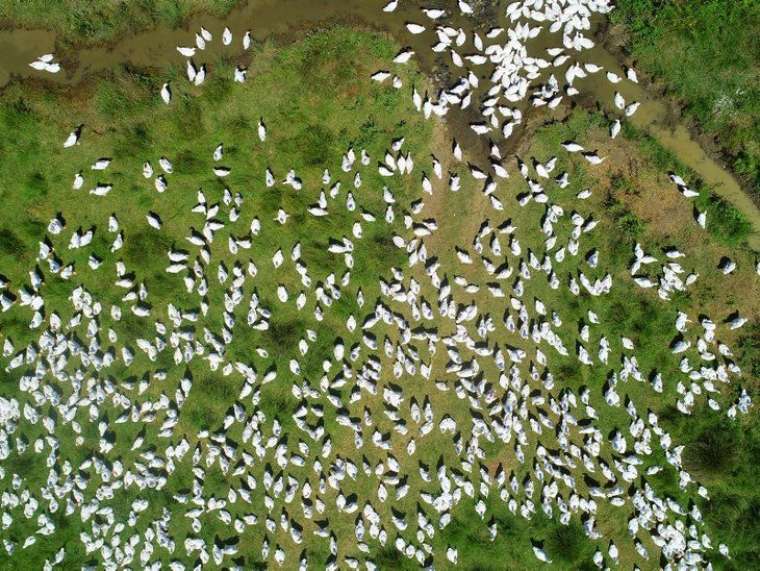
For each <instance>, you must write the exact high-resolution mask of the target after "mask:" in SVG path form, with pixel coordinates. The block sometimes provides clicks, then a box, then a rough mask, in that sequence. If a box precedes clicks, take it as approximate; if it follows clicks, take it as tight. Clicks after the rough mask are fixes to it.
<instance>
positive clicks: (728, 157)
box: [596, 21, 760, 208]
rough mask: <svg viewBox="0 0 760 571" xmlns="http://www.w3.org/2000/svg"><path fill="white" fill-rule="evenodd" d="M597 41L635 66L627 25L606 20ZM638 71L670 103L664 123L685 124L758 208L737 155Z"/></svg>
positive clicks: (755, 193) (674, 97)
mask: <svg viewBox="0 0 760 571" xmlns="http://www.w3.org/2000/svg"><path fill="white" fill-rule="evenodd" d="M596 41H599V42H602V43H603V45H604V48H605V50H607V51H608V52H610V53H611V54H612V55H614V56H615V58H616V59H617V61H618V62H619V63H620V65H635V58H634V57H633V54H632V53H631V52H630V49H629V42H628V34H627V31H626V29H625V26H623V25H621V24H612V23H610V22H608V21H607V22H604V24H603V25H602V26H601V27H600V30H599V32H598V33H597V36H596ZM637 71H638V75H639V81H640V82H641V84H642V85H643V86H644V87H645V89H646V90H647V91H648V92H649V93H650V94H652V95H653V96H656V97H657V98H658V100H660V101H662V102H663V103H664V104H666V105H667V108H668V112H669V119H668V121H667V122H665V123H667V124H669V125H671V126H676V125H679V124H680V125H683V126H685V127H686V128H687V129H688V131H689V133H690V135H691V138H692V139H694V140H695V141H697V142H698V143H699V145H700V146H701V147H702V148H703V149H704V151H705V152H706V153H707V154H708V155H709V156H710V158H711V159H712V160H713V161H715V162H716V163H718V164H719V165H720V166H721V168H722V169H723V170H726V171H728V172H730V173H731V175H732V176H733V178H734V179H735V180H736V182H737V184H738V185H739V186H740V187H741V189H742V190H743V191H744V193H745V194H746V195H747V196H748V197H749V198H750V200H752V201H753V202H754V204H755V206H756V207H758V208H760V191H758V189H757V188H755V187H754V186H753V184H752V183H751V181H747V180H746V179H744V178H742V177H740V176H738V175H737V174H736V172H735V171H734V168H733V160H734V159H735V157H734V156H733V155H732V154H731V153H730V152H728V150H727V149H726V148H725V147H723V146H721V144H720V142H719V141H717V140H716V138H715V136H712V135H710V134H708V133H706V132H705V131H704V130H703V129H702V128H701V126H700V125H699V123H697V122H696V121H695V120H694V119H693V118H691V117H689V115H688V113H687V112H686V107H687V105H686V103H685V102H684V101H683V100H682V99H681V98H680V97H678V96H677V95H675V94H673V93H672V92H671V90H670V88H669V87H668V85H667V84H666V83H665V82H664V81H662V80H658V79H655V78H653V77H651V76H649V75H648V74H646V73H645V72H642V71H641V70H637Z"/></svg>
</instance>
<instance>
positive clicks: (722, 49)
mask: <svg viewBox="0 0 760 571" xmlns="http://www.w3.org/2000/svg"><path fill="white" fill-rule="evenodd" d="M611 17H612V20H613V21H614V22H618V23H622V24H624V25H625V29H626V31H627V32H628V34H629V37H628V47H629V49H630V51H631V53H632V55H633V57H634V58H635V59H636V60H637V62H638V65H639V67H640V68H641V69H642V70H644V71H646V72H647V73H648V74H650V75H651V76H653V77H654V78H655V79H657V80H659V81H661V83H662V84H663V86H664V87H665V88H666V89H667V90H668V91H669V92H670V93H672V94H673V95H674V96H675V97H677V98H678V99H679V100H680V101H682V102H683V104H684V107H685V110H686V113H687V115H688V116H689V117H691V118H692V119H693V120H694V121H695V123H696V125H697V126H698V128H699V129H701V130H702V131H703V132H705V133H706V134H707V135H708V136H709V137H714V138H715V140H716V141H717V144H718V146H719V147H720V148H722V149H724V150H725V153H726V155H727V156H728V159H729V163H730V164H731V165H732V167H733V169H734V171H735V172H736V173H737V174H739V175H740V176H741V177H742V178H743V180H744V182H745V183H746V184H747V186H748V187H749V188H751V189H752V191H753V193H754V196H755V199H756V200H760V143H758V137H757V133H758V132H760V87H758V86H760V39H758V36H757V33H756V30H757V29H758V27H760V5H759V4H758V3H757V2H754V1H753V0H738V1H735V2H734V1H730V2H729V1H724V0H696V1H690V2H681V1H660V0H623V1H621V2H617V3H616V9H615V10H614V11H613V12H612V15H611Z"/></svg>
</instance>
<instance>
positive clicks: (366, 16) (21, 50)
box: [0, 0, 760, 251]
mask: <svg viewBox="0 0 760 571" xmlns="http://www.w3.org/2000/svg"><path fill="white" fill-rule="evenodd" d="M385 3H386V0H253V1H251V2H248V3H246V4H244V5H242V6H240V7H238V8H236V9H235V10H233V11H232V12H231V13H230V14H229V15H228V16H227V17H225V18H214V17H211V16H203V15H198V16H196V17H194V18H193V19H191V20H190V21H189V22H188V23H187V24H186V25H185V26H184V27H183V28H180V29H168V28H156V29H153V30H149V31H145V32H141V33H138V34H135V35H132V36H130V37H128V38H124V39H123V40H120V41H118V42H117V43H115V44H113V45H110V46H95V47H85V48H82V49H79V50H77V51H76V52H74V53H58V54H56V55H57V59H59V60H63V68H64V69H63V70H62V71H61V72H60V73H58V74H49V73H45V72H39V71H35V70H33V69H32V68H30V67H29V63H30V62H31V61H33V60H34V59H36V58H37V57H38V56H39V55H42V54H43V53H48V52H53V51H55V49H54V48H55V34H54V33H51V32H47V31H41V30H3V31H0V88H2V87H3V86H4V85H6V84H7V83H8V82H9V81H10V80H11V79H12V78H22V79H23V78H29V77H34V78H37V79H43V80H45V81H49V82H52V83H55V84H67V85H72V84H76V83H79V82H80V81H82V80H84V79H86V78H87V77H88V76H91V75H93V74H95V73H98V72H100V71H103V70H107V69H111V68H114V67H116V66H119V65H130V66H135V67H143V68H144V67H148V68H158V69H164V68H167V67H169V66H173V65H183V64H184V60H185V58H184V57H182V56H181V55H180V54H179V53H178V52H177V50H176V46H178V45H183V46H193V45H194V37H195V32H197V31H198V30H199V28H200V26H201V25H203V26H204V27H205V28H207V29H208V30H209V31H210V32H211V33H212V34H213V35H214V39H213V41H212V42H210V43H209V44H208V45H207V48H206V50H205V51H198V52H196V54H197V55H196V58H194V59H195V61H196V62H197V63H203V62H204V60H208V61H214V60H215V59H216V58H217V57H218V56H219V55H220V54H221V53H222V51H224V52H225V53H226V54H229V55H232V56H233V57H239V58H244V57H245V56H244V54H243V49H242V36H243V34H244V33H245V31H246V30H251V33H252V35H253V38H254V42H261V41H264V40H266V39H270V38H274V39H275V40H280V41H288V40H290V39H292V38H294V37H297V36H298V35H299V34H302V33H304V32H307V31H308V30H312V29H314V28H317V27H319V26H320V25H326V24H332V23H343V24H349V25H355V26H361V27H363V28H370V29H374V30H379V31H385V32H389V33H391V34H393V35H394V36H396V37H397V39H398V41H399V42H400V43H401V44H402V45H408V46H410V47H412V48H413V49H414V50H415V51H416V60H417V62H418V64H419V65H420V66H421V68H422V69H423V70H424V71H425V72H426V73H428V74H430V75H433V76H436V75H437V76H443V75H445V73H446V72H447V64H450V59H449V58H448V56H445V55H440V54H434V53H433V52H432V51H431V50H430V46H431V45H432V44H433V43H434V42H435V37H434V34H433V32H432V30H433V28H434V25H433V24H432V23H431V22H430V21H429V20H427V18H425V17H424V15H422V14H421V13H420V11H419V7H420V5H421V4H422V3H421V2H416V1H410V0H407V1H405V2H400V3H399V4H400V7H399V9H398V10H397V11H396V12H394V13H392V14H387V13H383V12H382V11H381V10H382V7H383V6H384V5H385ZM408 21H414V22H418V23H422V24H424V25H426V26H427V27H428V30H427V31H426V32H424V33H423V34H420V35H417V36H413V35H411V34H409V33H407V31H406V29H405V27H404V24H405V23H406V22H408ZM448 23H449V24H451V23H452V22H451V21H449V22H448ZM501 23H503V22H501ZM481 24H482V25H484V26H486V27H489V26H491V25H494V24H496V22H493V20H487V21H481ZM454 25H457V26H461V27H462V28H464V29H465V30H466V31H468V32H469V31H470V30H471V29H472V28H473V23H472V21H471V20H466V19H459V20H456V21H455V23H454ZM225 26H227V27H229V28H230V30H231V31H232V33H233V43H232V45H231V46H226V47H225V46H222V42H221V34H222V30H223V29H224V27H225ZM468 35H469V34H468ZM535 42H536V44H535V45H534V46H533V47H534V48H536V49H538V50H540V49H541V48H542V47H546V46H548V45H557V44H558V42H557V40H556V37H554V38H552V37H549V36H548V35H544V34H542V35H541V36H539V38H538V39H537V40H536V41H535ZM462 53H466V51H464V52H462ZM536 53H538V52H536ZM583 61H593V62H594V63H596V64H598V65H601V66H604V68H605V70H607V69H610V70H613V71H615V72H616V73H620V71H621V70H620V65H619V63H618V61H617V60H616V57H615V56H614V55H613V54H612V53H610V52H608V51H607V50H605V49H604V47H602V46H601V45H597V47H595V48H594V49H593V50H591V51H588V52H584V57H583ZM389 64H390V62H389ZM456 71H457V70H456V69H454V72H455V73H456ZM487 71H490V70H487ZM487 71H485V72H482V73H481V77H486V75H487ZM553 71H554V73H555V74H556V75H557V77H558V78H559V77H560V73H563V70H553ZM578 87H579V89H581V91H582V92H584V93H589V94H591V95H592V96H593V97H594V98H596V99H597V100H598V101H599V102H600V103H601V104H602V106H603V108H605V109H607V110H612V109H613V104H612V98H613V95H614V92H615V90H616V89H618V90H619V91H620V92H621V93H622V94H623V95H624V97H625V98H626V100H627V101H634V100H636V101H640V102H642V105H641V107H640V108H639V110H638V112H637V113H636V114H635V115H634V116H633V117H632V118H631V119H629V120H630V121H631V122H632V123H633V124H634V125H635V126H636V127H638V128H640V129H643V130H645V131H646V132H648V133H649V134H651V135H652V136H654V137H655V138H657V140H658V141H659V142H660V143H661V144H662V145H663V146H664V147H665V148H667V149H668V150H670V151H671V152H673V153H674V154H675V155H677V156H678V158H679V159H680V160H681V161H682V162H683V163H684V164H686V165H687V166H689V167H690V168H691V169H693V170H694V171H695V172H697V173H698V174H699V176H700V177H701V178H702V180H703V181H704V182H705V183H706V184H708V185H709V186H711V187H712V188H713V189H714V191H715V192H716V193H717V194H719V195H720V196H722V197H724V198H725V199H727V200H729V201H730V202H731V203H733V204H734V206H736V208H737V209H739V210H740V211H741V212H742V213H743V214H744V215H745V216H746V217H747V218H748V219H749V220H750V222H751V223H752V225H753V229H754V232H753V234H752V236H751V237H750V240H749V243H750V246H751V247H752V248H753V249H756V250H759V251H760V209H758V207H757V206H756V205H755V204H754V203H753V202H752V201H751V200H750V198H749V197H748V196H747V195H746V194H745V193H744V192H743V191H742V189H741V187H740V186H739V184H738V183H737V181H736V180H735V179H734V177H733V176H732V175H731V174H730V173H729V172H727V171H726V170H724V169H723V168H722V166H721V165H720V164H719V163H718V162H716V161H714V160H713V159H712V158H711V157H710V156H709V155H708V154H707V153H706V152H705V150H704V149H703V148H702V147H701V146H700V145H699V143H698V142H697V141H695V140H694V138H693V137H692V136H691V134H690V132H689V130H688V128H687V127H686V126H685V125H683V124H680V123H678V122H674V121H673V119H672V115H673V114H672V113H671V110H670V109H669V108H668V106H667V105H666V104H665V103H663V102H662V101H660V100H658V99H656V98H654V97H652V96H650V95H649V94H648V93H647V92H646V91H645V90H644V89H643V88H642V87H640V86H639V85H636V84H633V83H631V82H628V81H625V82H622V83H620V84H618V85H616V86H615V85H612V84H610V83H609V82H608V81H607V80H606V78H605V75H604V72H600V73H598V74H595V75H592V76H590V77H589V78H587V79H583V80H578ZM525 111H526V112H529V111H528V110H527V109H525ZM475 118H477V117H476V111H475V110H469V111H464V112H462V111H460V110H456V109H454V110H452V111H451V112H450V113H449V115H448V116H447V120H448V123H449V126H450V128H451V130H452V132H453V133H454V135H455V136H456V137H457V139H459V140H460V142H461V143H462V145H463V146H465V147H466V148H470V149H472V150H473V151H475V152H474V153H473V154H474V155H476V156H477V155H478V154H481V153H482V152H483V151H484V150H485V147H486V141H485V139H484V138H483V137H478V136H477V135H475V134H474V133H473V131H472V130H471V129H469V128H468V123H469V122H470V121H471V120H473V119H475ZM518 136H519V135H518ZM513 137H514V135H513Z"/></svg>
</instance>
